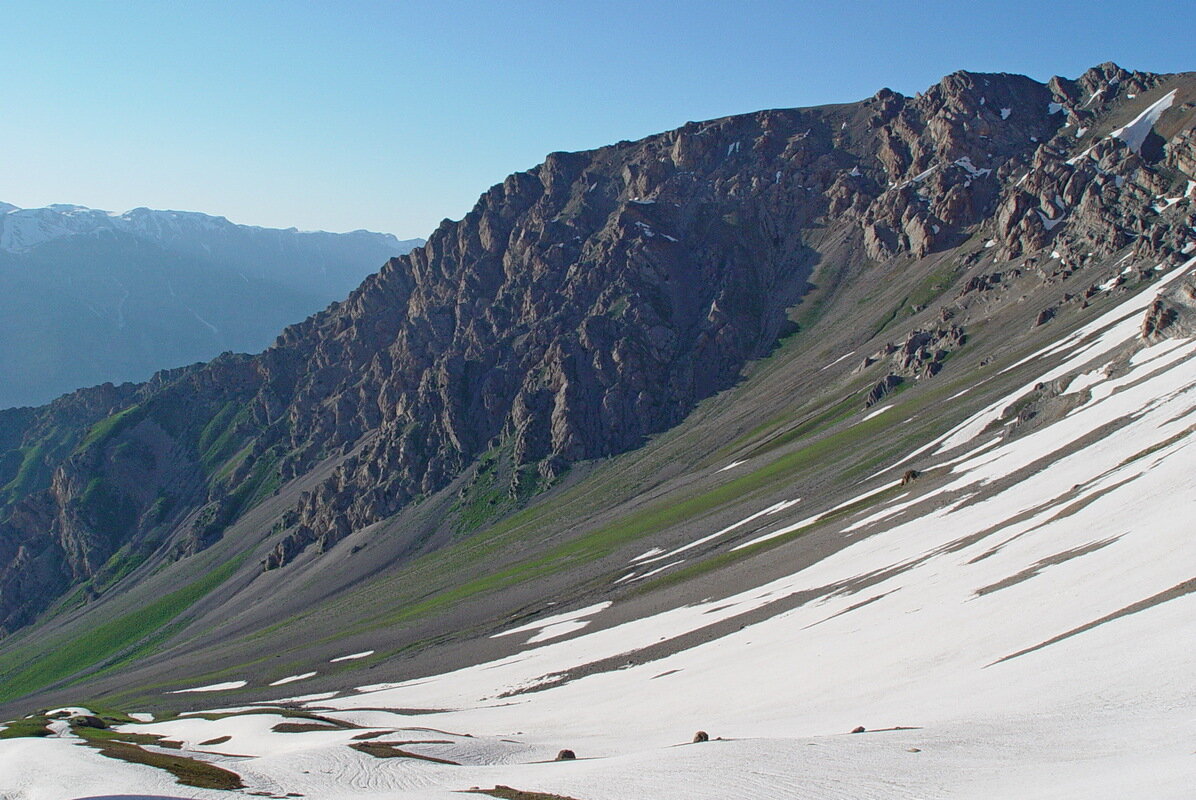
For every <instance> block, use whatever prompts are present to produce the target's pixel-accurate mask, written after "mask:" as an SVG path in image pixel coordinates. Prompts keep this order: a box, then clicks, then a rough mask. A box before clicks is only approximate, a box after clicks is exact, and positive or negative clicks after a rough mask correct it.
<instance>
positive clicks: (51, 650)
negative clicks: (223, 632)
mask: <svg viewBox="0 0 1196 800" xmlns="http://www.w3.org/2000/svg"><path fill="white" fill-rule="evenodd" d="M243 559H244V556H241V557H239V558H236V559H233V560H232V561H228V562H226V563H225V564H223V565H221V566H219V567H217V568H216V569H214V570H212V571H211V572H209V573H208V574H207V575H205V576H204V577H202V578H200V579H199V580H197V581H195V582H193V583H191V584H189V585H187V586H184V587H183V588H181V589H178V590H176V591H174V592H171V593H170V594H168V595H166V596H164V597H162V598H161V599H159V600H157V601H155V602H152V603H149V604H147V605H145V606H144V607H142V608H140V609H138V610H137V611H133V612H130V613H127V614H124V615H123V616H120V617H117V618H116V619H114V620H111V621H110V622H106V623H102V624H100V625H97V626H96V627H94V628H92V629H91V630H88V631H85V632H83V633H80V634H78V635H75V636H60V637H58V639H57V640H56V641H55V642H54V643H53V645H51V646H50V647H43V648H42V652H40V653H39V652H30V650H31V647H30V646H29V645H26V646H25V647H23V648H16V649H14V650H13V651H12V652H10V653H8V654H7V655H6V656H5V657H4V659H3V662H0V701H8V700H13V699H15V698H18V697H21V696H22V695H26V694H29V693H30V692H33V691H36V690H38V689H42V688H45V687H47V686H50V685H52V684H55V683H58V682H60V681H63V680H66V679H67V678H70V677H71V676H72V675H75V674H76V673H79V672H82V671H83V670H86V669H89V668H93V667H98V666H102V665H104V663H105V662H107V661H109V660H110V659H113V658H115V657H118V656H119V655H120V654H121V652H122V651H124V650H126V649H127V648H130V647H134V646H135V645H137V644H138V643H139V642H141V641H143V640H144V639H146V637H148V636H150V635H151V634H153V633H154V632H155V631H156V630H158V629H159V628H161V627H162V626H164V625H166V624H167V623H169V622H170V621H171V620H173V619H174V618H175V617H177V616H179V615H180V614H182V613H183V612H184V611H186V610H187V609H188V608H189V607H190V606H191V605H193V604H194V603H195V602H196V601H198V600H199V599H200V598H202V597H204V596H205V595H207V594H208V593H209V592H211V591H212V590H213V589H215V588H216V587H217V586H219V585H220V584H221V583H223V582H224V581H225V580H227V579H228V578H229V576H231V575H232V574H233V572H234V571H235V570H236V568H237V567H238V566H240V563H241V561H242V560H243Z"/></svg>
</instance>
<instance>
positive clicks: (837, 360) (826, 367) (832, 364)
mask: <svg viewBox="0 0 1196 800" xmlns="http://www.w3.org/2000/svg"><path fill="white" fill-rule="evenodd" d="M853 355H855V351H854V350H852V351H851V352H850V353H844V354H843V355H841V356H839V357H838V358H836V359H835V360H834V361H832V362H830V363H829V364H827V365H826V366H824V367H823V368H822V369H830V368H831V367H833V366H835V365H836V364H838V363H839V362H840V361H843V360H844V359H847V358H851V357H852V356H853ZM821 371H822V370H819V372H821Z"/></svg>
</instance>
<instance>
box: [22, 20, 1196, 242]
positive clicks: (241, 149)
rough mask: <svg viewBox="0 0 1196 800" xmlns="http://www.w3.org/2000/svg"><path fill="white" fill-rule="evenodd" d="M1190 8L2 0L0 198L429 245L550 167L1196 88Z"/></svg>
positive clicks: (1195, 50) (1195, 23) (25, 203)
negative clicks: (1020, 77) (1080, 91)
mask: <svg viewBox="0 0 1196 800" xmlns="http://www.w3.org/2000/svg"><path fill="white" fill-rule="evenodd" d="M1193 31H1196V3H1193V2H1191V0H1188V1H1187V2H1154V3H1149V4H1146V3H1134V2H1119V3H1112V2H1110V3H1103V2H1092V1H1091V0H1090V1H1089V2H1051V0H1038V1H1037V2H1022V0H1016V1H1013V2H995V3H967V2H962V0H961V1H960V2H939V1H938V0H925V1H924V2H910V3H905V2H900V3H899V2H888V3H885V2H819V3H813V2H809V3H803V2H788V3H785V2H752V0H738V2H701V0H687V1H686V2H650V1H649V0H641V1H640V2H623V1H622V0H606V1H605V2H597V1H595V2H588V3H584V2H576V0H557V2H518V0H505V1H504V2H492V3H483V2H473V3H467V2H450V1H448V0H441V1H440V2H365V1H364V0H362V1H361V2H350V1H349V0H342V1H341V2H305V1H304V0H290V1H289V2H254V1H253V0H240V2H235V1H233V0H229V2H187V3H184V2H167V1H166V0H160V1H159V2H118V1H116V0H111V1H110V2H70V0H66V1H65V2H61V3H47V2H44V0H42V1H40V2H9V1H8V0H0V68H2V70H3V71H2V78H0V81H2V83H0V87H2V89H0V153H2V154H3V155H2V156H0V200H4V201H7V202H11V203H15V204H17V205H22V206H38V205H44V204H47V203H51V202H67V203H79V204H82V205H90V206H93V207H97V208H106V209H109V210H116V211H123V210H126V209H128V208H131V207H134V206H139V205H146V206H150V207H155V208H175V209H184V210H195V211H207V212H210V213H218V214H223V215H225V216H227V217H229V218H230V219H232V220H233V221H235V222H245V223H251V224H260V225H272V226H280V227H285V226H290V225H295V226H297V227H300V228H323V229H326V230H349V229H353V228H370V229H373V230H382V231H388V232H392V233H395V234H398V235H400V236H403V237H411V236H424V235H426V234H427V233H429V232H430V231H431V230H432V229H433V228H434V227H435V225H436V224H437V223H438V222H439V220H440V219H442V218H444V217H450V218H454V219H456V218H459V217H460V216H461V215H463V214H464V213H465V212H466V211H468V210H469V208H470V207H471V206H472V205H473V202H474V200H475V199H476V198H477V196H478V195H479V194H480V193H481V192H482V191H484V190H485V189H486V188H487V187H488V186H490V185H491V184H493V183H496V182H498V181H500V180H502V178H503V177H504V176H505V175H506V174H507V173H509V172H512V171H515V170H519V169H526V168H528V167H531V166H533V165H535V164H537V163H539V162H540V161H541V160H542V158H543V156H544V155H545V154H546V153H548V152H551V151H553V150H579V149H584V148H589V147H595V146H599V145H602V144H606V143H609V142H613V141H618V140H620V139H634V138H638V137H640V136H644V135H647V134H650V133H654V132H657V131H661V130H667V129H669V128H672V127H675V126H677V125H680V124H683V123H684V122H686V121H687V120H700V119H708V118H711V117H718V116H723V115H726V114H733V113H739V112H746V111H754V110H757V109H760V108H773V107H787V106H801V105H814V104H820V103H831V102H846V101H850V100H857V99H861V98H863V97H867V96H869V95H871V94H872V93H873V92H875V91H876V90H877V89H878V88H880V87H881V86H889V87H891V88H893V89H896V90H898V91H901V92H905V93H910V94H912V93H913V92H916V91H919V90H921V89H924V88H926V87H927V86H929V85H930V84H932V83H934V82H935V81H936V80H938V78H939V77H941V76H942V75H944V74H946V73H949V72H952V71H954V70H956V69H970V70H978V71H994V72H1020V73H1024V74H1028V75H1030V76H1032V77H1034V78H1037V79H1039V80H1045V79H1046V78H1048V77H1049V76H1051V75H1053V74H1062V75H1067V76H1073V77H1074V76H1075V75H1078V74H1079V73H1080V72H1082V71H1083V70H1084V69H1086V68H1087V67H1089V66H1092V65H1094V64H1097V63H1099V62H1101V61H1106V60H1113V61H1117V62H1118V63H1120V64H1122V65H1123V66H1125V67H1128V68H1134V69H1143V70H1150V71H1156V72H1175V71H1183V70H1193V69H1196V48H1193V46H1192V42H1191V35H1192V32H1193Z"/></svg>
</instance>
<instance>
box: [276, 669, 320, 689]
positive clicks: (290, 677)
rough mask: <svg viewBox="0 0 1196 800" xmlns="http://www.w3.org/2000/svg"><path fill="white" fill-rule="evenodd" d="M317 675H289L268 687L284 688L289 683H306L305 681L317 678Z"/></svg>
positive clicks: (311, 673) (310, 673) (312, 673)
mask: <svg viewBox="0 0 1196 800" xmlns="http://www.w3.org/2000/svg"><path fill="white" fill-rule="evenodd" d="M316 674H317V673H315V672H304V673H302V674H300V675H288V676H287V677H285V678H279V679H278V680H276V681H274V682H273V683H271V684H268V685H269V686H283V685H285V684H288V683H294V682H295V681H304V680H307V679H308V678H314V677H315V676H316Z"/></svg>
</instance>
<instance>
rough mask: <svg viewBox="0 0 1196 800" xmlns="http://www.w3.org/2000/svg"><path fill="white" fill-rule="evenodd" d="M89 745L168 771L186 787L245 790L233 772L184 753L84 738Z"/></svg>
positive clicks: (110, 754) (104, 754) (105, 754)
mask: <svg viewBox="0 0 1196 800" xmlns="http://www.w3.org/2000/svg"><path fill="white" fill-rule="evenodd" d="M85 744H86V745H87V746H88V747H94V748H95V749H97V750H99V751H100V755H103V756H107V757H108V758H115V759H119V760H121V761H128V762H130V763H132V764H145V765H146V766H150V767H157V768H158V769H163V770H166V771H167V772H169V773H170V774H171V775H173V776H174V777H175V780H177V781H178V782H179V783H181V784H183V785H185V786H195V787H198V788H201V789H222V790H230V789H244V788H245V784H243V783H241V776H240V775H238V774H237V773H235V772H230V771H228V770H226V769H221V768H220V767H217V766H216V765H214V764H209V763H207V762H206V761H199V760H197V759H194V758H187V757H186V756H179V755H174V754H172V753H155V752H151V751H149V750H145V749H143V748H141V747H138V746H137V745H135V744H130V743H129V742H119V741H116V740H107V741H91V740H87V741H85Z"/></svg>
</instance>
